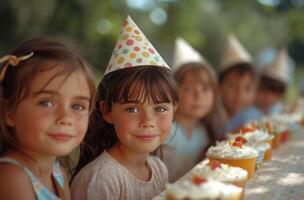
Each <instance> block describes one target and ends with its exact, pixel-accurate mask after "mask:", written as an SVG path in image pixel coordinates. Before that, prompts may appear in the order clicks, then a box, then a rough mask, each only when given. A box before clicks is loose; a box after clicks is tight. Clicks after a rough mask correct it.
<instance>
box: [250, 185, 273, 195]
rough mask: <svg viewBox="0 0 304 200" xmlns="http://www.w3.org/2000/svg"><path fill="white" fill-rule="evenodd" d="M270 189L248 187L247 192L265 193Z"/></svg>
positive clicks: (251, 193)
mask: <svg viewBox="0 0 304 200" xmlns="http://www.w3.org/2000/svg"><path fill="white" fill-rule="evenodd" d="M268 190H269V189H268V188H267V187H263V186H261V187H257V188H246V194H248V195H253V194H264V193H266V192H267V191H268Z"/></svg>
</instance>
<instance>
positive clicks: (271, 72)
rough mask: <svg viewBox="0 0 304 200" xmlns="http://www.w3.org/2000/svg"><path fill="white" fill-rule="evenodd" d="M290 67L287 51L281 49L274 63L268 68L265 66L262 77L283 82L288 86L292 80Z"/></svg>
mask: <svg viewBox="0 0 304 200" xmlns="http://www.w3.org/2000/svg"><path fill="white" fill-rule="evenodd" d="M288 66H289V62H288V54H287V51H286V49H281V50H280V51H279V53H278V54H277V56H276V57H275V58H274V60H273V61H272V63H271V64H270V65H268V66H265V68H264V70H263V72H262V75H265V76H267V77H269V78H273V79H275V80H278V81H282V82H283V83H286V84H287V83H288V82H289V79H290V77H289V75H290V73H289V69H288V68H289V67H288Z"/></svg>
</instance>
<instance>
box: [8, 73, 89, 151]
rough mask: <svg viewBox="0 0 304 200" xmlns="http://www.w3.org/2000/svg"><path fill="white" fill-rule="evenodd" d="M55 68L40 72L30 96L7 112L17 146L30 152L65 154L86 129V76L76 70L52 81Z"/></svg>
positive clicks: (87, 88) (74, 145) (82, 135)
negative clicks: (14, 132)
mask: <svg viewBox="0 0 304 200" xmlns="http://www.w3.org/2000/svg"><path fill="white" fill-rule="evenodd" d="M58 68H59V67H58ZM58 68H54V69H51V70H47V71H43V72H41V73H39V74H38V75H37V76H36V77H35V78H34V80H33V82H32V84H31V87H30V94H29V96H28V97H26V98H25V99H24V100H22V101H21V102H20V103H19V104H18V105H17V108H16V109H15V110H14V111H12V112H8V113H6V124H7V125H8V126H10V127H14V129H15V131H16V137H17V140H18V141H17V143H18V145H19V148H20V149H22V150H24V151H25V152H27V153H28V154H30V155H42V156H43V155H44V156H46V155H47V156H62V155H66V154H68V153H69V152H71V151H72V149H74V148H75V147H76V146H77V145H78V144H79V143H80V142H81V141H82V139H83V138H84V136H85V133H86V131H87V127H88V116H89V107H90V98H91V94H90V89H89V85H88V83H87V80H86V78H85V75H84V74H83V73H82V72H81V71H75V72H73V73H72V74H71V75H70V76H68V77H66V75H59V76H56V77H55V78H54V79H52V80H51V78H52V77H54V75H55V74H57V73H58ZM59 69H60V68H59ZM50 80H51V81H50ZM49 81H50V82H49ZM48 82H49V83H48Z"/></svg>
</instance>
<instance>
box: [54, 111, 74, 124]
mask: <svg viewBox="0 0 304 200" xmlns="http://www.w3.org/2000/svg"><path fill="white" fill-rule="evenodd" d="M56 123H57V124H59V125H61V126H71V125H72V117H71V113H70V111H69V109H68V108H65V107H61V108H59V109H58V112H57V120H56Z"/></svg>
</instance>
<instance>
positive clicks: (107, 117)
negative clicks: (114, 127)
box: [99, 101, 113, 124]
mask: <svg viewBox="0 0 304 200" xmlns="http://www.w3.org/2000/svg"><path fill="white" fill-rule="evenodd" d="M105 106H106V103H105V101H99V109H100V112H101V113H102V114H101V117H102V118H103V119H104V120H105V121H106V122H108V123H109V124H113V119H112V113H111V112H107V113H105V109H106V108H105Z"/></svg>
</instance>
